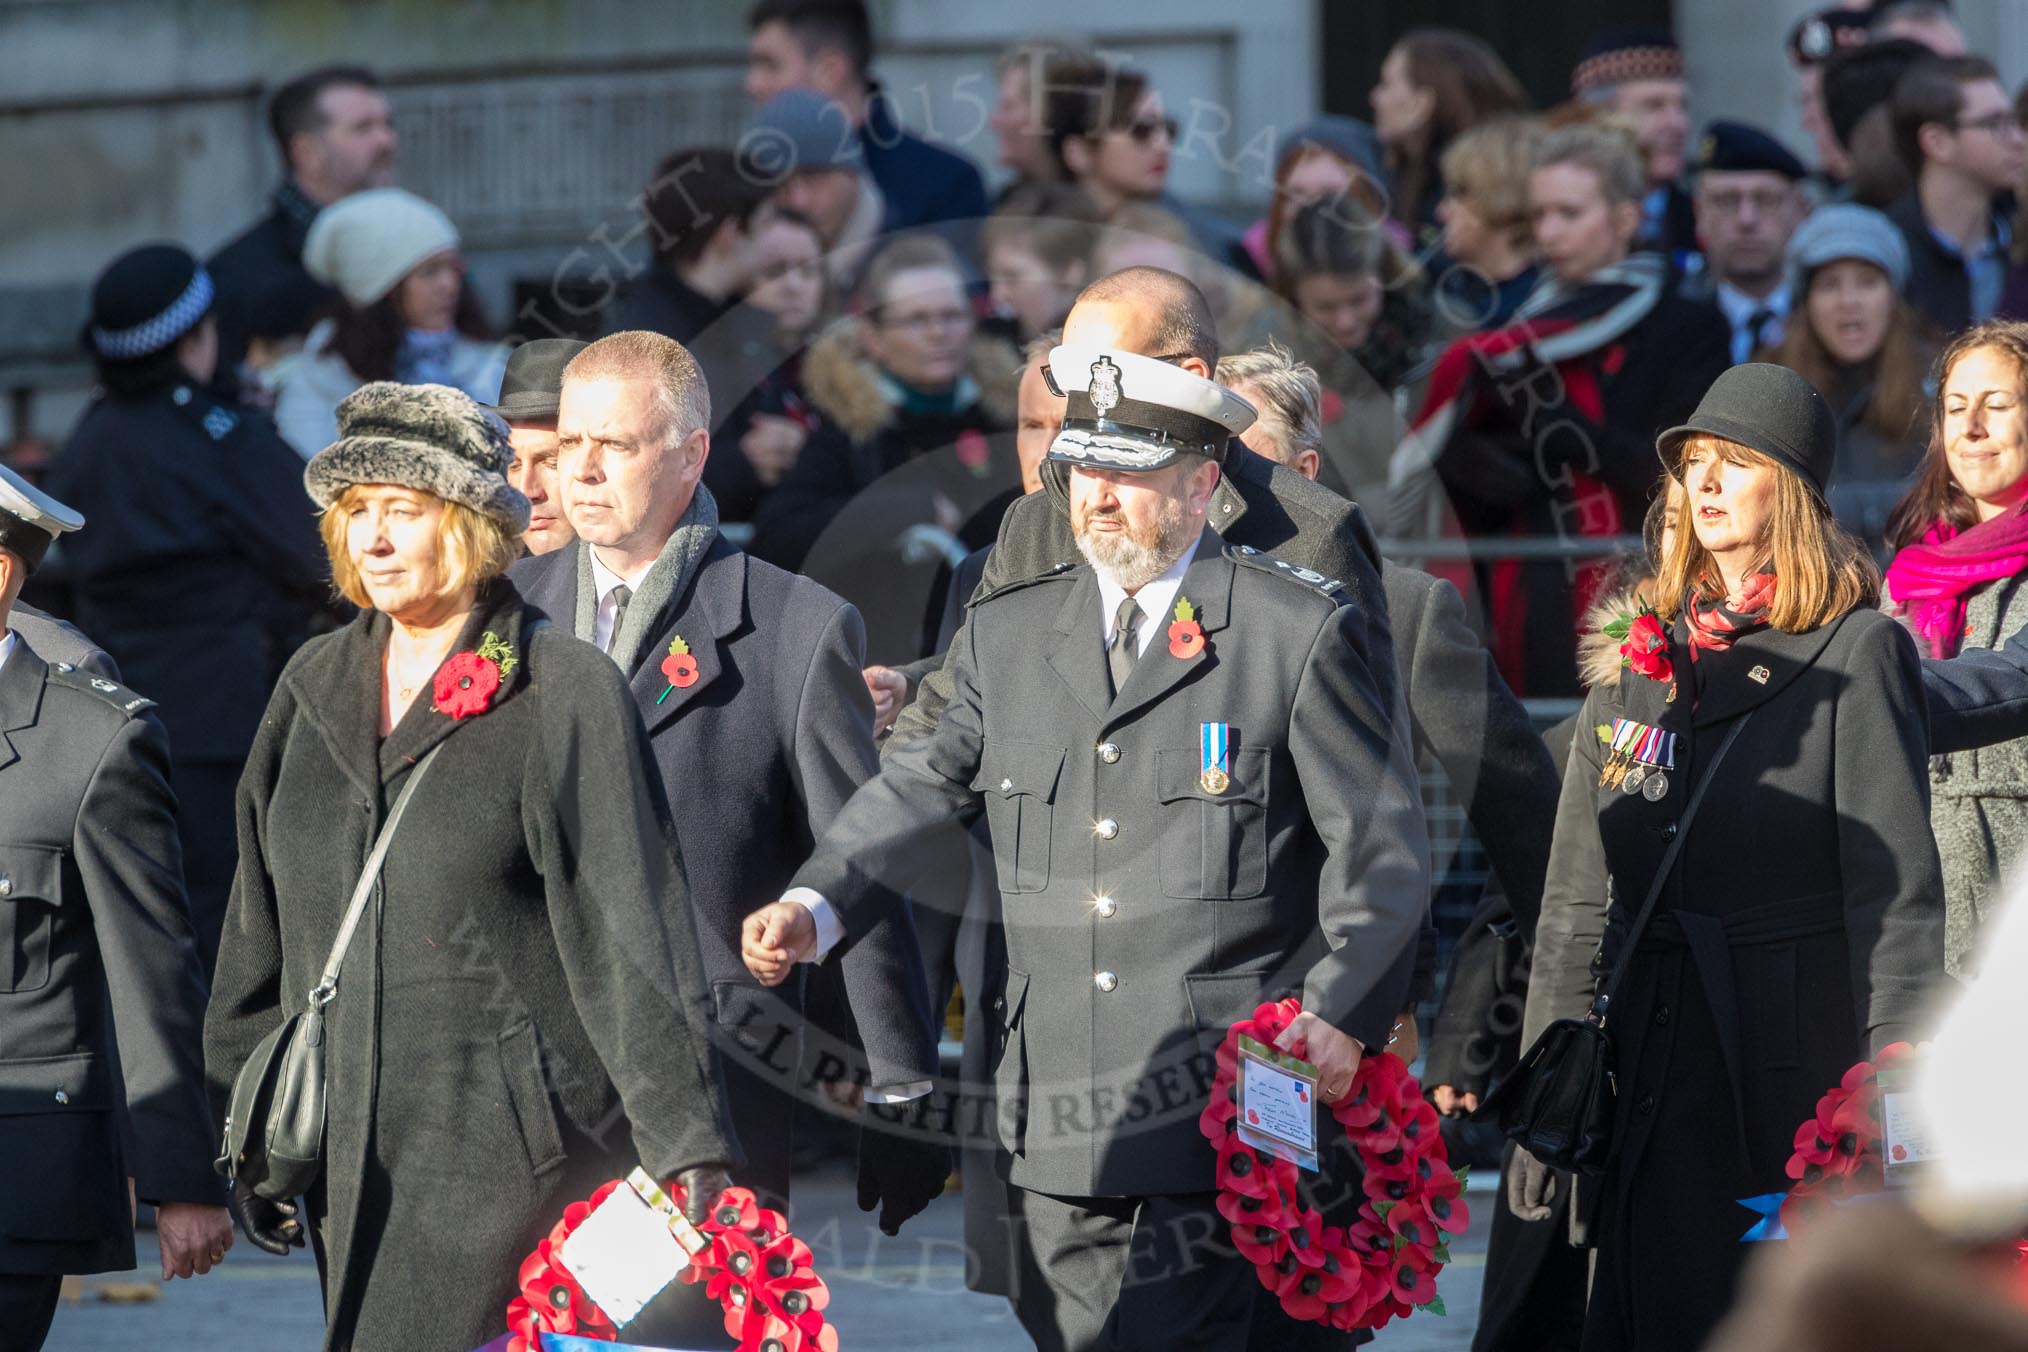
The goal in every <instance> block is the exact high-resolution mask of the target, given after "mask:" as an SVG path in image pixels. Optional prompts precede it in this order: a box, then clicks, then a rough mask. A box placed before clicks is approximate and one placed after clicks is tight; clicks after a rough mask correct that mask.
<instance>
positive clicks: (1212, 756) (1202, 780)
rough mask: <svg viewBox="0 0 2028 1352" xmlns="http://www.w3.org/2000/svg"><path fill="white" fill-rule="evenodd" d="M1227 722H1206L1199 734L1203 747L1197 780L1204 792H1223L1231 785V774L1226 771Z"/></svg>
mask: <svg viewBox="0 0 2028 1352" xmlns="http://www.w3.org/2000/svg"><path fill="white" fill-rule="evenodd" d="M1229 726H1230V725H1229V724H1225V723H1206V724H1205V725H1204V727H1203V730H1202V732H1201V734H1200V745H1201V747H1202V749H1203V765H1204V769H1203V772H1202V773H1200V774H1199V775H1198V776H1197V782H1198V783H1199V784H1201V785H1203V786H1204V791H1205V792H1206V793H1224V792H1225V791H1226V790H1227V789H1229V788H1231V787H1232V776H1231V775H1230V774H1229V773H1228V772H1227V765H1228V759H1229V757H1228V753H1227V741H1228V739H1227V729H1228V728H1229Z"/></svg>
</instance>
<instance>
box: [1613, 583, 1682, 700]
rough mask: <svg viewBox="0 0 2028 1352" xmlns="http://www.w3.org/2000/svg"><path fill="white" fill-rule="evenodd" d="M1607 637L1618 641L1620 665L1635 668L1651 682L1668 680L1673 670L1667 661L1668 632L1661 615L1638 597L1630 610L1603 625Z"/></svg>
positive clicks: (1672, 674)
mask: <svg viewBox="0 0 2028 1352" xmlns="http://www.w3.org/2000/svg"><path fill="white" fill-rule="evenodd" d="M1605 634H1606V637H1608V638H1616V639H1618V640H1619V641H1620V666H1621V667H1622V668H1623V669H1627V670H1631V671H1637V672H1639V673H1640V674H1641V675H1643V676H1646V677H1647V678H1648V679H1649V680H1651V681H1666V680H1670V679H1672V678H1673V677H1674V676H1675V674H1676V669H1675V667H1673V666H1672V665H1670V662H1669V631H1668V630H1667V629H1665V628H1663V627H1662V617H1661V616H1659V615H1657V614H1656V613H1655V608H1654V607H1653V606H1651V605H1649V604H1648V603H1647V602H1646V601H1645V600H1643V599H1642V598H1640V597H1638V596H1637V597H1635V598H1634V613H1633V614H1631V615H1628V614H1624V613H1622V614H1621V615H1620V616H1619V617H1618V618H1616V619H1615V620H1613V622H1612V623H1611V624H1608V625H1607V626H1606V627H1605Z"/></svg>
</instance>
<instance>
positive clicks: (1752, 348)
mask: <svg viewBox="0 0 2028 1352" xmlns="http://www.w3.org/2000/svg"><path fill="white" fill-rule="evenodd" d="M1774 317H1775V316H1774V311H1773V310H1770V309H1768V308H1767V307H1766V306H1762V307H1761V308H1760V309H1758V310H1755V311H1754V312H1753V313H1752V314H1750V315H1748V316H1747V317H1746V360H1748V361H1752V360H1753V354H1754V353H1755V352H1756V351H1757V350H1758V349H1759V348H1760V344H1761V334H1762V333H1764V332H1766V330H1767V326H1768V325H1769V324H1772V323H1773V322H1774Z"/></svg>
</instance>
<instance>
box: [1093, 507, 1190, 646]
mask: <svg viewBox="0 0 2028 1352" xmlns="http://www.w3.org/2000/svg"><path fill="white" fill-rule="evenodd" d="M1203 543H1204V537H1203V535H1201V534H1200V535H1199V536H1198V537H1197V538H1196V539H1195V540H1193V541H1192V542H1191V544H1190V547H1189V548H1188V549H1186V550H1184V551H1183V553H1182V554H1181V555H1180V556H1179V557H1178V558H1177V560H1176V562H1174V563H1172V564H1170V565H1169V571H1168V572H1166V573H1164V574H1162V576H1160V577H1158V578H1156V579H1155V580H1154V581H1153V582H1149V583H1147V584H1145V585H1144V586H1142V588H1141V589H1140V590H1139V591H1137V592H1135V593H1134V599H1135V600H1136V601H1138V602H1140V604H1141V614H1142V616H1143V618H1142V620H1141V628H1140V632H1139V633H1138V634H1136V635H1135V638H1136V639H1137V640H1138V647H1137V649H1136V655H1137V656H1138V655H1139V654H1140V653H1145V652H1147V651H1148V645H1149V644H1150V643H1153V642H1154V641H1155V635H1156V634H1159V633H1165V632H1167V630H1168V628H1169V612H1170V611H1171V610H1172V609H1174V608H1175V605H1176V593H1177V592H1179V591H1181V590H1182V588H1183V574H1185V573H1187V572H1189V571H1190V562H1191V560H1193V559H1195V558H1196V557H1197V551H1198V549H1199V548H1200V547H1201V546H1202V545H1203ZM1098 586H1099V611H1100V618H1101V619H1102V620H1104V622H1105V646H1106V647H1108V648H1110V647H1111V646H1112V644H1113V622H1114V621H1115V620H1117V619H1118V618H1119V613H1120V602H1122V601H1124V600H1126V598H1127V592H1126V589H1125V588H1124V587H1121V586H1119V585H1117V584H1116V583H1114V582H1113V581H1112V580H1111V579H1110V578H1108V577H1106V576H1105V575H1104V574H1103V573H1101V574H1098Z"/></svg>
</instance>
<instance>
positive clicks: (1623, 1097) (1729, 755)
mask: <svg viewBox="0 0 2028 1352" xmlns="http://www.w3.org/2000/svg"><path fill="white" fill-rule="evenodd" d="M1836 443H1837V431H1836V426H1835V424H1834V421H1833V419H1832V416H1831V412H1830V409H1829V408H1828V407H1827V406H1826V405H1825V403H1824V401H1823V399H1822V397H1821V396H1819V395H1818V394H1817V393H1816V391H1814V390H1813V389H1811V388H1810V386H1809V384H1808V383H1807V382H1806V381H1804V380H1803V379H1802V377H1800V376H1798V375H1796V374H1795V373H1794V372H1792V371H1789V370H1787V369H1785V368H1782V367H1778V366H1770V365H1764V364H1752V365H1745V366H1736V367H1733V368H1732V369H1731V370H1729V371H1727V372H1726V373H1725V374H1724V375H1721V376H1720V377H1719V378H1718V380H1717V381H1716V382H1715V383H1714V384H1713V385H1712V386H1711V389H1710V390H1709V392H1707V393H1706V394H1705V396H1704V399H1703V401H1702V402H1701V403H1700V404H1699V405H1698V407H1697V410H1696V412H1695V413H1693V414H1692V415H1691V417H1690V419H1689V421H1688V422H1686V423H1684V424H1683V425H1682V426H1680V427H1674V428H1671V429H1670V430H1668V431H1667V432H1664V433H1663V434H1662V436H1661V438H1660V441H1659V443H1658V447H1659V450H1660V451H1661V455H1662V463H1663V465H1664V467H1665V468H1666V470H1667V471H1668V473H1669V475H1670V476H1671V477H1672V478H1674V479H1676V480H1677V481H1679V482H1680V483H1681V484H1682V485H1683V489H1684V493H1685V498H1686V506H1685V522H1684V524H1685V525H1686V526H1687V529H1683V530H1679V531H1678V532H1677V533H1676V535H1675V537H1674V539H1673V540H1672V541H1671V544H1670V547H1669V549H1668V551H1667V554H1666V557H1665V558H1664V559H1663V561H1662V569H1661V575H1660V578H1659V580H1658V584H1657V588H1656V595H1654V596H1652V597H1650V598H1649V600H1650V601H1651V602H1652V603H1653V610H1652V611H1639V612H1637V613H1634V614H1630V615H1628V616H1626V617H1624V618H1625V619H1626V621H1627V623H1628V635H1627V641H1626V643H1625V645H1624V646H1623V647H1622V648H1621V655H1622V657H1623V659H1624V660H1625V662H1626V664H1627V670H1626V671H1625V672H1624V673H1623V674H1622V677H1621V679H1620V681H1619V683H1618V684H1617V685H1604V686H1600V687H1598V688H1596V689H1594V690H1593V691H1592V693H1591V695H1590V696H1589V697H1588V698H1587V700H1586V702H1585V706H1584V711H1583V713H1582V714H1581V715H1580V716H1579V718H1578V721H1577V732H1576V737H1575V741H1574V743H1573V745H1572V748H1571V755H1570V763H1569V765H1570V768H1569V772H1568V774H1567V776H1566V777H1565V779H1564V785H1563V797H1562V801H1561V803H1560V805H1559V808H1558V816H1557V832H1556V840H1555V844H1554V847H1553V849H1552V851H1551V854H1550V867H1549V877H1548V885H1547V889H1546V891H1545V894H1544V896H1543V913H1542V922H1541V928H1540V930H1539V931H1538V934H1537V948H1536V958H1535V968H1534V970H1535V973H1536V974H1537V980H1536V982H1535V983H1534V985H1533V986H1532V988H1531V991H1530V1010H1529V1022H1530V1024H1531V1025H1532V1026H1535V1027H1540V1026H1541V1025H1542V1023H1543V1022H1544V1021H1545V1020H1546V1019H1547V1018H1551V1017H1556V1016H1561V1015H1571V1016H1582V1015H1583V1014H1584V1012H1585V1009H1586V1007H1587V1005H1588V1004H1589V1003H1590V1001H1591V998H1592V995H1593V985H1592V982H1591V980H1590V979H1589V977H1588V975H1584V974H1585V973H1586V969H1587V966H1588V965H1589V964H1590V963H1591V961H1592V958H1593V955H1594V953H1599V954H1600V957H1599V961H1598V969H1599V971H1600V972H1602V973H1605V974H1607V975H1605V976H1604V977H1602V978H1601V985H1604V984H1606V983H1610V982H1611V981H1612V980H1613V978H1612V976H1611V973H1612V972H1613V970H1614V967H1615V964H1618V963H1622V962H1623V963H1624V964H1625V969H1624V972H1623V973H1622V974H1621V975H1620V979H1619V980H1618V983H1617V985H1616V986H1615V987H1614V988H1613V991H1612V999H1611V1002H1610V1006H1609V1015H1610V1017H1609V1020H1608V1028H1609V1029H1610V1030H1611V1032H1612V1035H1613V1038H1614V1040H1615V1043H1616V1050H1617V1076H1618V1086H1617V1087H1618V1093H1617V1096H1616V1098H1615V1101H1614V1102H1615V1107H1614V1112H1615V1120H1614V1123H1613V1127H1612V1144H1611V1155H1610V1160H1609V1162H1608V1164H1607V1166H1606V1170H1605V1173H1604V1175H1603V1176H1602V1177H1600V1178H1599V1179H1597V1180H1595V1182H1596V1191H1595V1193H1593V1192H1589V1191H1587V1190H1589V1189H1591V1188H1592V1187H1593V1183H1594V1180H1586V1182H1585V1185H1584V1187H1583V1188H1581V1189H1580V1193H1579V1196H1580V1203H1581V1204H1584V1205H1589V1206H1592V1207H1593V1209H1592V1212H1591V1214H1592V1218H1593V1219H1592V1230H1591V1237H1592V1241H1593V1243H1594V1244H1595V1246H1596V1248H1597V1254H1598V1265H1597V1269H1596V1275H1595V1277H1594V1281H1593V1285H1592V1296H1591V1305H1590V1309H1589V1312H1588V1314H1587V1316H1586V1323H1585V1333H1584V1346H1585V1349H1586V1352H1595V1349H1614V1348H1640V1349H1642V1352H1663V1350H1665V1349H1675V1348H1681V1349H1685V1350H1686V1352H1688V1350H1690V1349H1695V1348H1698V1347H1700V1346H1701V1345H1702V1344H1703V1342H1704V1340H1705V1338H1706V1337H1707V1335H1708V1334H1709V1333H1710V1331H1711V1329H1712V1327H1713V1325H1714V1324H1716V1322H1717V1321H1718V1318H1719V1316H1720V1315H1721V1314H1723V1313H1724V1311H1725V1309H1726V1307H1727V1306H1728V1304H1729V1303H1730V1302H1731V1298H1732V1294H1733V1284H1734V1280H1735V1277H1736V1274H1737V1272H1738V1270H1739V1267H1740V1265H1741V1263H1742V1262H1743V1261H1744V1259H1745V1257H1746V1255H1747V1253H1748V1252H1750V1250H1749V1248H1748V1246H1746V1245H1744V1244H1742V1243H1741V1242H1740V1237H1741V1236H1742V1235H1744V1234H1745V1233H1746V1232H1747V1231H1748V1230H1749V1229H1751V1228H1752V1226H1753V1224H1754V1214H1753V1213H1752V1212H1750V1211H1748V1210H1747V1209H1745V1208H1743V1207H1742V1206H1741V1205H1740V1202H1741V1200H1742V1199H1745V1198H1754V1197H1760V1196H1763V1195H1766V1194H1770V1193H1782V1192H1785V1191H1786V1190H1787V1189H1788V1188H1789V1186H1790V1185H1791V1183H1792V1182H1793V1180H1791V1179H1790V1178H1789V1177H1788V1176H1787V1174H1786V1172H1785V1167H1786V1165H1787V1162H1788V1160H1789V1157H1790V1155H1791V1154H1792V1153H1794V1151H1795V1149H1796V1129H1797V1127H1798V1126H1799V1125H1800V1124H1801V1123H1803V1122H1805V1121H1807V1120H1808V1119H1810V1117H1811V1116H1812V1115H1813V1113H1814V1112H1815V1109H1816V1103H1817V1100H1818V1098H1819V1097H1820V1096H1821V1095H1822V1094H1823V1093H1824V1092H1825V1090H1826V1089H1828V1088H1830V1087H1831V1086H1833V1085H1836V1084H1837V1083H1838V1082H1839V1080H1840V1078H1841V1077H1842V1076H1843V1075H1844V1073H1845V1071H1846V1070H1847V1069H1848V1068H1850V1067H1851V1066H1852V1065H1853V1064H1854V1063H1856V1062H1858V1061H1861V1060H1864V1059H1867V1058H1869V1057H1870V1056H1871V1055H1872V1054H1873V1053H1874V1052H1876V1051H1877V1050H1878V1049H1879V1048H1880V1047H1882V1046H1883V1045H1885V1044H1888V1043H1891V1042H1895V1041H1898V1040H1902V1039H1905V1038H1907V1039H1911V1040H1912V1030H1913V1026H1914V1024H1915V1021H1916V1020H1917V1019H1918V1018H1919V1017H1920V1016H1921V1014H1922V1007H1923V997H1924V994H1925V992H1926V991H1927V990H1928V989H1929V987H1930V986H1931V985H1932V984H1933V983H1934V982H1936V981H1937V980H1938V979H1939V978H1940V977H1941V974H1942V968H1943V900H1942V882H1941V870H1940V866H1939V865H1938V862H1937V852H1936V844H1935V841H1934V840H1933V839H1932V837H1931V835H1930V831H1929V818H1928V811H1927V782H1928V781H1927V777H1926V761H1927V757H1928V752H1929V746H1928V735H1927V724H1926V721H1925V712H1924V706H1923V696H1922V686H1921V677H1920V668H1919V664H1918V662H1917V658H1916V652H1915V646H1914V644H1913V642H1912V641H1911V640H1910V638H1909V636H1908V634H1907V633H1906V632H1905V631H1904V630H1902V629H1901V628H1900V627H1899V626H1898V625H1896V624H1895V623H1894V622H1893V621H1892V620H1891V619H1889V618H1888V617H1887V616H1886V615H1884V614H1882V613H1881V612H1880V611H1879V610H1878V609H1877V606H1878V603H1879V592H1880V574H1879V571H1878V569H1877V568H1876V567H1875V566H1874V564H1873V562H1872V559H1871V558H1870V556H1869V555H1868V554H1867V553H1866V551H1865V549H1864V548H1863V546H1861V545H1860V544H1859V542H1858V541H1857V540H1855V539H1853V538H1852V537H1851V536H1850V535H1848V534H1846V533H1845V532H1844V531H1843V530H1841V529H1840V528H1839V527H1838V525H1837V524H1836V523H1835V522H1834V521H1833V520H1832V518H1831V515H1830V510H1829V508H1828V507H1827V506H1826V505H1825V498H1824V490H1825V482H1826V479H1827V478H1828V476H1829V473H1830V467H1831V463H1832V459H1833V456H1834V453H1835V450H1836ZM1735 733H1737V734H1738V735H1736V736H1735V735H1734V734H1735ZM1693 803H1694V804H1695V806H1694V808H1693V807H1692V804H1693ZM1679 836H1680V837H1681V838H1680V839H1678V837H1679ZM1672 847H1673V848H1674V850H1675V853H1674V855H1673V857H1672V856H1671V853H1670V852H1671V850H1672ZM1658 879H1659V883H1658ZM1651 892H1652V893H1653V895H1654V898H1655V899H1654V903H1653V906H1652V912H1651V914H1649V916H1648V917H1647V919H1646V923H1645V924H1644V925H1643V924H1640V923H1639V922H1638V920H1637V917H1638V916H1639V913H1640V912H1641V911H1642V910H1643V908H1644V903H1645V902H1646V901H1647V900H1648V898H1649V896H1650V895H1651ZM1608 899H1610V900H1608ZM1601 940H1603V948H1602V950H1601Z"/></svg>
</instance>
